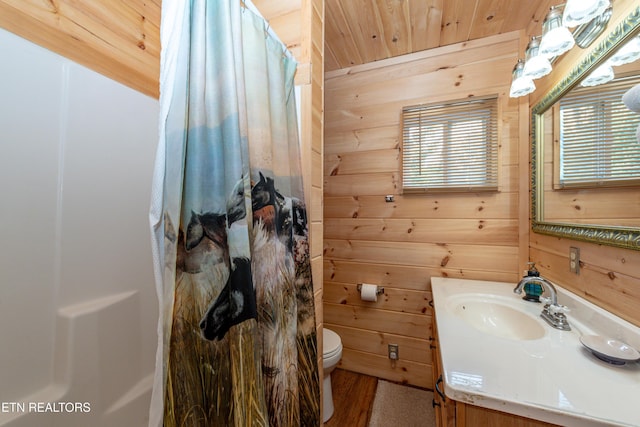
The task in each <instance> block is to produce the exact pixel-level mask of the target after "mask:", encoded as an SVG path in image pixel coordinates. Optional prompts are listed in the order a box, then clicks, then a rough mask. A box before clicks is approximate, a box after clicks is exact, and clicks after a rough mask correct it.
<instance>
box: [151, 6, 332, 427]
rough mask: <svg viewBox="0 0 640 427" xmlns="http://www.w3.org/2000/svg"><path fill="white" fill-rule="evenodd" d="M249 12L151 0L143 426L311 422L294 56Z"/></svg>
mask: <svg viewBox="0 0 640 427" xmlns="http://www.w3.org/2000/svg"><path fill="white" fill-rule="evenodd" d="M252 9H253V8H252ZM252 9H247V8H246V6H245V5H244V3H243V4H242V5H241V3H240V1H239V0H210V1H207V0H190V1H184V0H163V2H162V26H161V39H162V54H161V73H160V91H161V96H160V105H161V122H160V143H159V147H158V154H157V159H156V170H155V176H154V189H153V198H152V203H151V210H150V222H151V227H152V231H153V235H154V239H153V249H154V258H155V263H156V287H157V291H158V297H159V301H160V310H161V314H160V321H159V324H158V342H159V345H158V352H157V355H156V374H155V378H154V388H153V396H152V403H151V409H150V425H152V426H158V425H165V426H227V425H235V426H241V427H246V426H254V425H255V426H263V425H264V426H266V425H270V426H298V425H304V426H314V425H320V385H319V384H320V383H319V378H318V369H317V348H316V328H315V312H314V306H313V303H314V298H313V286H312V282H311V267H310V259H309V240H308V228H307V215H306V208H305V204H304V197H303V192H302V177H301V166H300V153H299V139H298V129H297V120H296V106H295V96H294V86H293V77H294V73H295V70H296V63H295V61H294V59H293V58H292V57H291V55H290V54H289V53H288V52H287V51H286V50H285V48H284V46H283V45H282V43H281V42H280V41H279V40H277V38H276V37H275V36H274V35H273V33H272V32H271V31H269V28H268V24H267V23H266V22H265V21H264V20H263V19H262V18H261V17H260V16H258V14H257V13H254V11H253V10H252Z"/></svg>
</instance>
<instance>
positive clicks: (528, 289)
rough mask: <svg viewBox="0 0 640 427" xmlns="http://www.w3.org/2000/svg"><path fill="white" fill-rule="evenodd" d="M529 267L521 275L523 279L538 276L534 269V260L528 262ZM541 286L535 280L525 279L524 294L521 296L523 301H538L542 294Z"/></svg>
mask: <svg viewBox="0 0 640 427" xmlns="http://www.w3.org/2000/svg"><path fill="white" fill-rule="evenodd" d="M527 264H529V269H528V270H526V271H525V275H524V276H523V277H522V279H523V280H526V278H528V277H540V272H539V271H538V270H536V263H535V262H528V263H527ZM542 292H543V288H542V285H541V284H540V283H537V282H535V281H533V280H532V281H527V282H526V283H525V285H524V294H525V295H524V296H523V297H522V299H523V300H525V301H531V302H540V295H542Z"/></svg>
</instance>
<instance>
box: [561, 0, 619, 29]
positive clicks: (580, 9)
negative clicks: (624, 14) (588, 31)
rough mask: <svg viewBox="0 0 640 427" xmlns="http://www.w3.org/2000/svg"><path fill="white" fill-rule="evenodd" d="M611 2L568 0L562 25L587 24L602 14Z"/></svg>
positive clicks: (602, 0)
mask: <svg viewBox="0 0 640 427" xmlns="http://www.w3.org/2000/svg"><path fill="white" fill-rule="evenodd" d="M609 4H610V2H609V0H567V4H566V5H565V6H564V14H563V15H562V25H564V26H565V27H576V26H578V25H580V24H586V23H587V22H589V21H591V20H592V19H593V18H595V17H596V16H599V15H602V13H603V12H604V11H605V9H606V8H607V7H609Z"/></svg>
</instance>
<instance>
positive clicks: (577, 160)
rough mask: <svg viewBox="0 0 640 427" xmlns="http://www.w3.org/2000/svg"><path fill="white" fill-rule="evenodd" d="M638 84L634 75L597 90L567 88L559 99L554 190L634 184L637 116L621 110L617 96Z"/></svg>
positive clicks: (638, 167)
mask: <svg viewBox="0 0 640 427" xmlns="http://www.w3.org/2000/svg"><path fill="white" fill-rule="evenodd" d="M638 83H640V78H639V77H636V76H632V77H625V78H619V79H616V80H614V81H612V82H609V83H607V84H605V85H602V86H595V87H581V88H576V89H574V90H572V91H571V92H570V93H568V94H567V95H565V96H564V97H563V98H562V100H561V101H560V106H559V108H560V126H559V128H560V129H559V141H560V143H559V144H558V149H559V151H560V152H559V156H556V158H559V162H558V164H557V165H556V172H557V173H558V177H559V180H557V183H558V184H559V187H560V188H566V187H593V186H607V185H610V186H614V185H627V184H629V185H630V184H634V185H635V184H638V182H639V180H640V144H639V143H638V139H637V137H636V130H637V128H638V124H639V123H640V115H639V114H638V113H634V112H632V111H630V110H629V109H627V107H626V106H625V105H624V104H623V102H622V95H624V93H625V92H626V91H627V90H629V88H631V87H633V86H635V85H636V84H638Z"/></svg>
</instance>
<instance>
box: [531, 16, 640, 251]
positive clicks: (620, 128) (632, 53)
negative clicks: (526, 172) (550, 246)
mask: <svg viewBox="0 0 640 427" xmlns="http://www.w3.org/2000/svg"><path fill="white" fill-rule="evenodd" d="M608 31H609V32H608V34H607V36H606V37H605V39H604V40H603V41H601V42H599V43H598V44H597V46H596V45H594V46H592V47H591V48H592V51H591V52H590V54H588V55H587V56H586V57H585V59H584V60H583V61H582V62H581V63H580V64H576V66H575V67H574V68H573V69H572V70H571V71H570V72H569V74H568V75H567V76H565V78H564V79H562V80H561V81H560V83H559V84H557V85H556V86H555V87H553V88H552V89H551V90H550V92H549V93H548V94H547V95H546V96H545V97H544V98H543V99H542V100H541V101H540V103H538V104H537V105H535V106H534V107H533V108H532V118H533V128H532V131H533V139H532V229H533V231H534V232H538V233H544V234H551V235H556V236H560V237H569V238H572V239H576V240H585V241H591V242H596V243H603V244H608V245H614V246H620V247H626V248H631V249H637V250H640V130H639V127H640V38H639V37H640V36H638V34H639V33H640V7H639V8H637V9H636V10H635V11H634V12H632V13H631V14H630V15H629V16H628V17H627V18H626V19H625V20H624V21H623V22H622V23H620V24H619V25H618V26H616V28H611V27H610V28H609V30H608Z"/></svg>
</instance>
